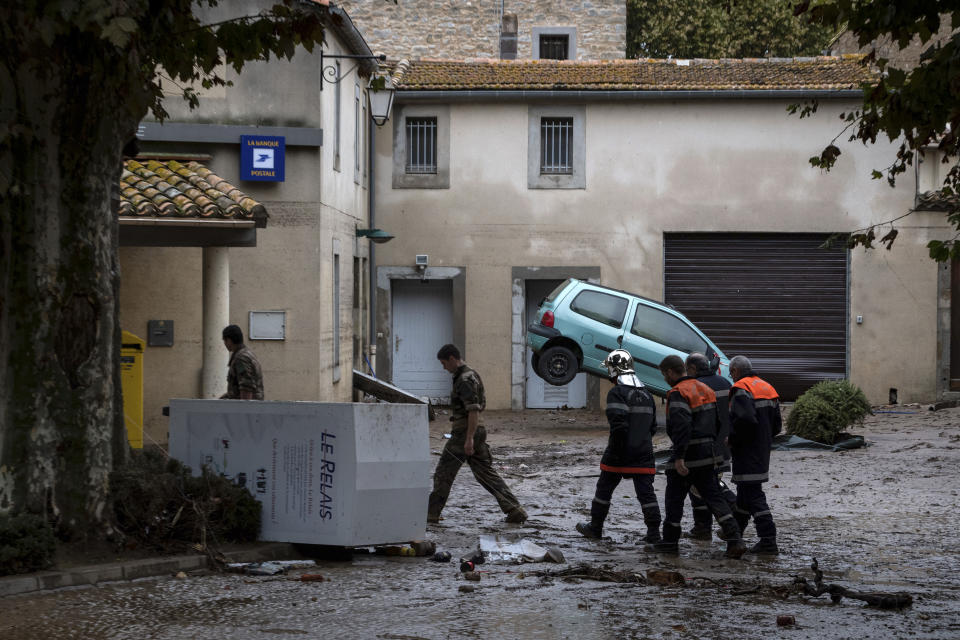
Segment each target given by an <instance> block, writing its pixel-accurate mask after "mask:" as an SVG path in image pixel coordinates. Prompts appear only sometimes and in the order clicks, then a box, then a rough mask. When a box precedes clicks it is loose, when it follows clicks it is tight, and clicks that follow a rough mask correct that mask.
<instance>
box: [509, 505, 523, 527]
mask: <svg viewBox="0 0 960 640" xmlns="http://www.w3.org/2000/svg"><path fill="white" fill-rule="evenodd" d="M526 521H527V512H526V511H524V510H523V509H521V508H520V507H517V508H516V509H514V510H513V511H511V512H510V513H508V514H507V517H506V518H504V522H509V523H510V524H523V523H524V522H526Z"/></svg>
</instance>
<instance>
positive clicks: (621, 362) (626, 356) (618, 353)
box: [603, 349, 634, 378]
mask: <svg viewBox="0 0 960 640" xmlns="http://www.w3.org/2000/svg"><path fill="white" fill-rule="evenodd" d="M603 366H605V367H606V368H607V371H608V372H609V373H610V377H611V378H616V377H617V376H622V375H623V374H625V373H633V372H634V371H633V356H632V355H630V352H629V351H627V350H626V349H614V350H613V351H611V352H610V354H609V355H608V356H607V357H606V358H604V359H603Z"/></svg>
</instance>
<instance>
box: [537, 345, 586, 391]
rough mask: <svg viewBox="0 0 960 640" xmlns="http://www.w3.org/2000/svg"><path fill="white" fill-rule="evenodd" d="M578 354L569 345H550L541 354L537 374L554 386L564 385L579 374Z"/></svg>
mask: <svg viewBox="0 0 960 640" xmlns="http://www.w3.org/2000/svg"><path fill="white" fill-rule="evenodd" d="M578 369H579V365H578V364H577V355H576V354H575V353H574V352H573V351H572V350H570V349H568V348H567V347H562V346H559V345H558V346H555V347H550V348H549V349H546V350H544V351H543V353H541V354H540V359H539V361H538V362H537V363H536V371H537V374H539V375H540V377H541V378H543V379H544V380H545V381H546V382H548V383H550V384H552V385H554V386H558V387H559V386H563V385H565V384H567V383H569V382H570V381H571V380H573V379H574V377H575V376H576V375H577V371H578Z"/></svg>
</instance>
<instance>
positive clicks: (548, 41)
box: [540, 35, 570, 60]
mask: <svg viewBox="0 0 960 640" xmlns="http://www.w3.org/2000/svg"><path fill="white" fill-rule="evenodd" d="M540 59H541V60H569V59H570V36H567V35H541V36H540Z"/></svg>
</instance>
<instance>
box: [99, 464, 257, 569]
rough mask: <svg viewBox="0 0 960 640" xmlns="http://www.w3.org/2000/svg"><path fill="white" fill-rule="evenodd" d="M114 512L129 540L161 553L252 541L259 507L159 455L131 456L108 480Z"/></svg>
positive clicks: (219, 480)
mask: <svg viewBox="0 0 960 640" xmlns="http://www.w3.org/2000/svg"><path fill="white" fill-rule="evenodd" d="M110 489H111V496H112V500H113V510H114V513H115V515H116V519H117V524H118V526H119V527H120V530H121V531H122V532H123V533H124V534H125V535H126V536H127V538H128V540H133V541H136V542H139V543H140V544H142V545H143V546H146V547H149V548H154V549H157V550H160V551H169V550H175V549H179V548H183V547H186V546H188V545H195V544H200V545H203V547H205V548H206V547H208V545H215V544H221V543H224V542H248V541H251V540H256V538H257V535H258V534H259V533H260V517H261V514H260V503H259V502H257V501H256V500H255V499H254V498H253V496H251V495H250V493H249V492H248V491H247V490H246V489H245V488H243V487H240V486H238V485H236V484H234V483H233V482H231V481H230V480H229V479H227V478H224V477H222V476H219V475H216V474H214V473H212V472H211V471H209V470H207V469H204V472H203V473H202V474H201V475H200V476H193V475H191V473H190V469H189V468H187V467H186V466H184V465H183V464H181V463H180V462H178V461H177V460H174V459H173V458H169V457H167V455H166V453H164V452H163V451H161V450H159V449H148V450H144V451H143V452H134V453H133V455H131V456H130V460H129V461H128V462H127V463H126V464H125V465H123V466H122V467H120V468H119V469H117V470H115V471H114V472H113V473H111V474H110Z"/></svg>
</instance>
